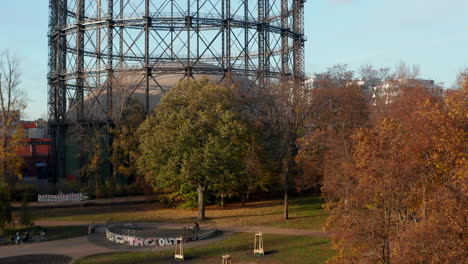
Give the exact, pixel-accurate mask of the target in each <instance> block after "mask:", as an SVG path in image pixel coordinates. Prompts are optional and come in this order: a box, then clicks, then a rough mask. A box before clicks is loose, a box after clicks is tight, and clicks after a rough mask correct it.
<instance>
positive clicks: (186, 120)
mask: <svg viewBox="0 0 468 264" xmlns="http://www.w3.org/2000/svg"><path fill="white" fill-rule="evenodd" d="M251 133H252V131H251V125H250V123H249V121H247V120H246V119H245V118H243V116H242V114H241V113H240V109H239V107H238V104H236V99H235V96H234V93H233V91H232V89H231V88H230V87H227V86H218V85H215V84H212V83H210V82H209V81H208V80H207V79H204V80H200V81H185V82H182V83H180V84H178V85H177V86H175V87H173V88H172V89H171V91H170V92H168V93H167V94H166V95H165V96H164V98H163V99H162V102H161V104H160V105H159V106H157V107H156V109H155V112H154V114H152V115H151V116H149V117H148V118H147V120H146V121H145V122H144V123H143V124H142V125H141V126H140V129H139V134H140V146H141V158H140V159H139V163H138V167H139V169H140V171H141V172H143V173H144V174H145V175H146V180H147V182H148V183H149V184H150V185H151V186H153V187H154V189H155V190H156V191H157V192H176V191H178V190H179V189H180V188H183V187H184V186H185V187H186V186H187V185H188V187H189V188H193V189H196V190H197V192H198V207H199V219H204V218H205V211H204V205H205V199H206V197H205V193H206V191H207V190H216V191H218V192H221V193H227V192H228V191H229V190H233V189H235V188H232V185H235V184H236V182H238V179H239V178H242V177H244V176H246V169H245V158H246V156H247V154H248V151H249V146H250V144H251ZM228 186H230V187H229V188H228Z"/></svg>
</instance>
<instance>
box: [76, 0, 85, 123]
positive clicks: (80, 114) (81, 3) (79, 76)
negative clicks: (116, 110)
mask: <svg viewBox="0 0 468 264" xmlns="http://www.w3.org/2000/svg"><path fill="white" fill-rule="evenodd" d="M76 10H77V16H76V26H75V28H76V72H75V77H76V97H75V101H76V102H74V103H75V104H76V117H77V119H78V121H82V120H83V119H84V77H83V71H84V29H83V23H84V16H85V0H77V1H76Z"/></svg>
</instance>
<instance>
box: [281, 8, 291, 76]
mask: <svg viewBox="0 0 468 264" xmlns="http://www.w3.org/2000/svg"><path fill="white" fill-rule="evenodd" d="M288 5H289V0H281V71H282V74H283V75H288V74H289V47H288V46H289V25H288V24H289V23H288V13H289V10H288Z"/></svg>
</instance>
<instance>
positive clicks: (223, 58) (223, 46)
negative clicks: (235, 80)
mask: <svg viewBox="0 0 468 264" xmlns="http://www.w3.org/2000/svg"><path fill="white" fill-rule="evenodd" d="M225 1H226V0H221V20H222V21H223V23H222V25H221V28H220V30H221V67H222V68H223V72H224V76H223V78H225V77H226V5H225V4H226V2H225Z"/></svg>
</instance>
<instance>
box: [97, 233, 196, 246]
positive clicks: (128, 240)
mask: <svg viewBox="0 0 468 264" xmlns="http://www.w3.org/2000/svg"><path fill="white" fill-rule="evenodd" d="M106 236H107V239H108V240H109V241H112V242H115V243H118V244H125V245H129V246H134V247H163V246H170V245H175V244H176V238H156V237H137V236H128V235H120V234H116V233H112V232H110V231H109V230H107V232H106ZM192 240H197V238H191V239H189V241H192Z"/></svg>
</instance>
